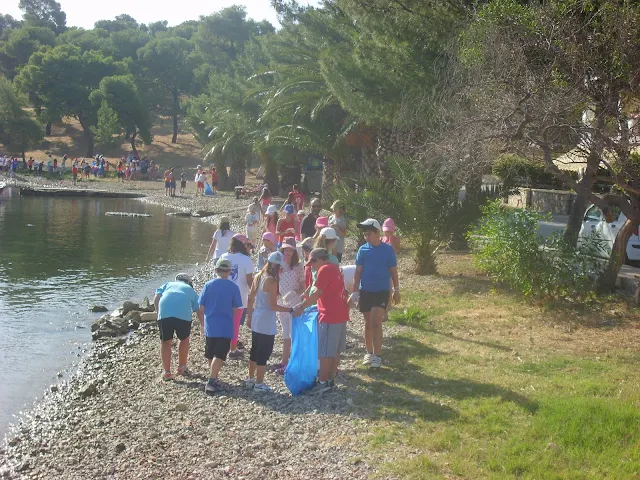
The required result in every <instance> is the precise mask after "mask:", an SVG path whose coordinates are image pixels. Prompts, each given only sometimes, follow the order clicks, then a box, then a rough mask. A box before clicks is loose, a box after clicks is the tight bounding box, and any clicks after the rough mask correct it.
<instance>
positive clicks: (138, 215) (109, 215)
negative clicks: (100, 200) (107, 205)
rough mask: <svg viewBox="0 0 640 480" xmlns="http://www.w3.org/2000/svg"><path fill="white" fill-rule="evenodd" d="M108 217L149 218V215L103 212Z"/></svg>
mask: <svg viewBox="0 0 640 480" xmlns="http://www.w3.org/2000/svg"><path fill="white" fill-rule="evenodd" d="M105 215H107V216H108V217H150V216H151V215H150V214H149V213H133V212H105Z"/></svg>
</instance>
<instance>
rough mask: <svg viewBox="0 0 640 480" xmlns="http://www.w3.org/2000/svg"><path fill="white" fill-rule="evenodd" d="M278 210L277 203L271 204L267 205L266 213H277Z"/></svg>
mask: <svg viewBox="0 0 640 480" xmlns="http://www.w3.org/2000/svg"><path fill="white" fill-rule="evenodd" d="M277 211H278V209H277V208H276V206H275V205H269V206H268V207H267V211H266V212H265V215H273V214H274V213H276V212H277Z"/></svg>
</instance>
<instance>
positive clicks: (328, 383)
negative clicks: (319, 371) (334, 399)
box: [327, 380, 336, 388]
mask: <svg viewBox="0 0 640 480" xmlns="http://www.w3.org/2000/svg"><path fill="white" fill-rule="evenodd" d="M327 385H329V388H336V381H335V380H329V381H328V382H327Z"/></svg>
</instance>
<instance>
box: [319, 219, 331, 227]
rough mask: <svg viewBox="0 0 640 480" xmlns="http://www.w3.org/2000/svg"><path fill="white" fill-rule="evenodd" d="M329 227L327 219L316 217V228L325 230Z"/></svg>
mask: <svg viewBox="0 0 640 480" xmlns="http://www.w3.org/2000/svg"><path fill="white" fill-rule="evenodd" d="M328 226H329V219H328V218H327V217H318V218H317V219H316V228H325V227H328Z"/></svg>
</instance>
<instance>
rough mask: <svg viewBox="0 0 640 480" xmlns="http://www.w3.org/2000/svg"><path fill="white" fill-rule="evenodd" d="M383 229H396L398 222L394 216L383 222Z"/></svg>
mask: <svg viewBox="0 0 640 480" xmlns="http://www.w3.org/2000/svg"><path fill="white" fill-rule="evenodd" d="M382 231H383V232H395V231H396V222H394V221H393V218H387V219H386V220H385V221H384V222H382Z"/></svg>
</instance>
